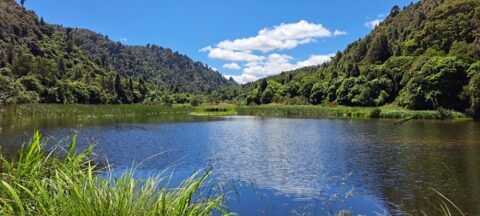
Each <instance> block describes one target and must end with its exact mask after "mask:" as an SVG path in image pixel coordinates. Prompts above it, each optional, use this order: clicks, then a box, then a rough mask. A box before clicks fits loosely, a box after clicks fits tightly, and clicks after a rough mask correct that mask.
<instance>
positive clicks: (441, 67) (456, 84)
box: [398, 57, 468, 109]
mask: <svg viewBox="0 0 480 216" xmlns="http://www.w3.org/2000/svg"><path fill="white" fill-rule="evenodd" d="M467 82H468V80H467V73H466V69H465V64H464V63H463V62H462V61H460V60H458V59H456V58H453V57H434V58H432V59H430V60H429V61H428V62H427V63H425V65H424V66H423V67H422V69H421V71H419V72H417V73H416V74H415V76H414V77H413V78H412V79H411V80H410V82H409V83H408V84H407V86H406V87H405V88H404V89H403V90H402V93H401V95H400V97H399V99H398V100H399V104H400V105H402V106H405V107H408V108H413V109H432V108H435V109H436V108H440V107H444V108H451V109H461V108H462V107H464V104H463V103H464V102H463V101H462V100H461V99H460V93H461V92H462V90H463V87H464V86H465V85H466V84H467Z"/></svg>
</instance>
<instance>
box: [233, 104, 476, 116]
mask: <svg viewBox="0 0 480 216" xmlns="http://www.w3.org/2000/svg"><path fill="white" fill-rule="evenodd" d="M235 110H236V112H237V113H238V114H239V115H258V116H275V117H300V118H391V119H403V118H410V117H415V119H442V118H444V116H443V115H442V113H440V112H438V111H435V110H426V111H423V110H422V111H416V110H408V109H404V108H398V107H389V106H385V107H379V108H374V107H347V106H325V105H318V106H313V105H278V104H271V105H261V106H238V107H236V108H235ZM448 115H450V117H451V118H453V119H463V118H469V117H468V116H466V115H465V114H462V113H459V112H454V111H448Z"/></svg>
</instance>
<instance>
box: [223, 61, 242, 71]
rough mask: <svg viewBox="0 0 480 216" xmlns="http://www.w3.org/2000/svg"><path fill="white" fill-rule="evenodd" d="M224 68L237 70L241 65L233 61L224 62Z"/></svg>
mask: <svg viewBox="0 0 480 216" xmlns="http://www.w3.org/2000/svg"><path fill="white" fill-rule="evenodd" d="M223 67H224V68H227V69H232V70H239V69H241V68H242V67H240V65H238V64H237V63H235V62H232V63H230V64H224V65H223Z"/></svg>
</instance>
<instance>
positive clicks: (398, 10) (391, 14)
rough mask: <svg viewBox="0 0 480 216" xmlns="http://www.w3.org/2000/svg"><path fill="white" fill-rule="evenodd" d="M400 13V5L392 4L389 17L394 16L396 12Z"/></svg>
mask: <svg viewBox="0 0 480 216" xmlns="http://www.w3.org/2000/svg"><path fill="white" fill-rule="evenodd" d="M399 13H400V7H398V5H395V6H393V8H392V9H391V10H390V17H395V16H397V14H399Z"/></svg>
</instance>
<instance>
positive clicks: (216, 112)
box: [191, 104, 236, 116]
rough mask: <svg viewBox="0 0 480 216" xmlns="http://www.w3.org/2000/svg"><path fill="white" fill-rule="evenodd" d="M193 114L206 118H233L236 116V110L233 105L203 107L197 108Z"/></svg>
mask: <svg viewBox="0 0 480 216" xmlns="http://www.w3.org/2000/svg"><path fill="white" fill-rule="evenodd" d="M191 114H192V115H206V116H231V115H235V114H236V109H235V106H234V105H232V104H218V105H202V106H200V107H197V108H196V109H195V111H194V112H192V113H191Z"/></svg>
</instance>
